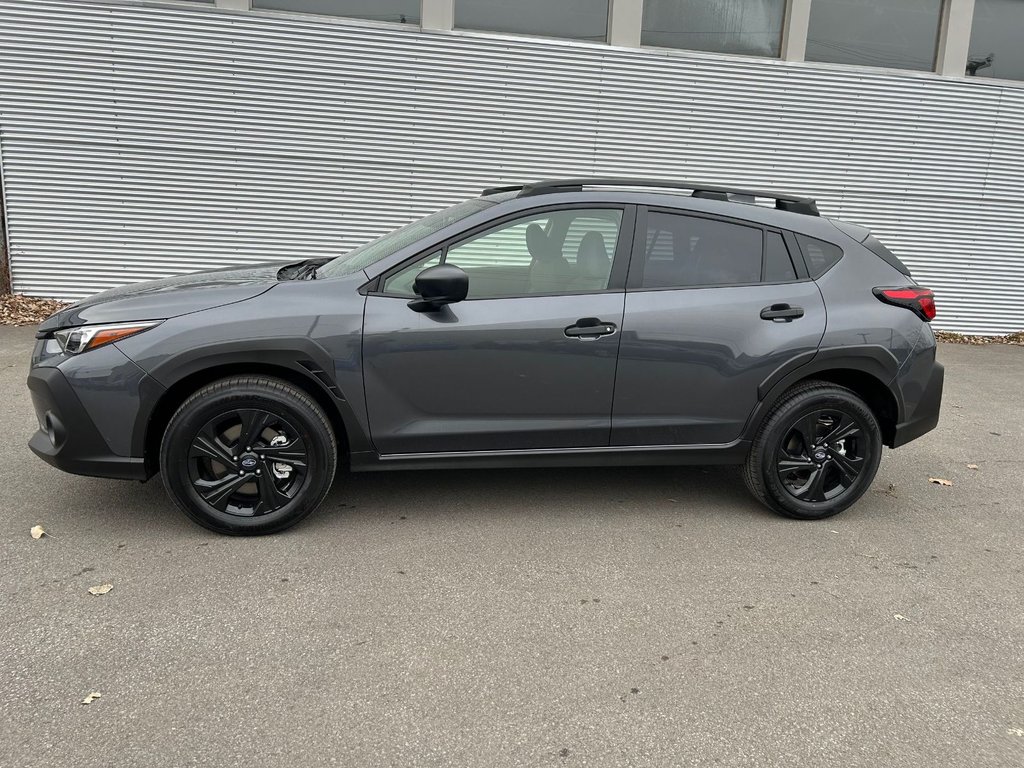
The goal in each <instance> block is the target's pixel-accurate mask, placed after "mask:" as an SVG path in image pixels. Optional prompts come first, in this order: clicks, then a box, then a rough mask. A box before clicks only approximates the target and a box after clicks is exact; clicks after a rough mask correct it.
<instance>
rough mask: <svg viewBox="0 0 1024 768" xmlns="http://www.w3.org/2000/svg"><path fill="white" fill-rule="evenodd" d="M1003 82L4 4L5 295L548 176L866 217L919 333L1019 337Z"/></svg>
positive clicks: (1022, 302)
mask: <svg viewBox="0 0 1024 768" xmlns="http://www.w3.org/2000/svg"><path fill="white" fill-rule="evenodd" d="M1022 125H1024V90H1022V89H1019V88H1012V87H1000V86H996V85H992V84H988V83H985V84H982V83H978V82H973V81H960V80H956V79H948V78H939V77H935V76H929V75H917V74H911V73H907V74H900V73H892V72H885V71H878V72H872V71H867V70H857V69H842V68H834V67H825V66H821V65H810V64H804V65H795V64H787V63H783V62H778V61H768V60H765V61H756V60H750V59H741V58H728V57H720V56H709V55H701V54H692V55H691V54H682V53H677V52H673V53H666V52H661V51H653V50H641V51H631V50H623V49H614V48H610V47H607V46H601V45H587V44H572V43H567V42H560V41H541V40H530V39H526V38H522V39H516V38H504V37H497V36H488V35H475V34H441V33H423V32H420V31H417V30H414V29H409V30H405V29H401V28H384V27H373V26H367V25H362V24H358V23H351V22H332V21H327V20H324V19H317V18H314V17H308V18H307V17H300V16H294V17H288V16H279V15H267V14H260V13H245V12H229V11H223V10H218V9H214V8H188V7H182V6H160V5H149V6H143V5H128V4H114V3H100V2H96V3H92V2H63V1H60V0H36V1H28V0H0V153H2V155H0V160H2V163H3V174H4V185H5V188H6V205H7V213H8V227H9V237H10V242H11V251H12V264H13V274H14V286H15V289H16V290H18V291H21V292H24V293H28V294H31V295H40V296H53V297H59V298H78V297H81V296H84V295H87V294H89V293H92V292H95V291H98V290H102V289H104V288H107V287H111V286H115V285H119V284H122V283H126V282H130V281H135V280H144V279H148V278H153V277H161V276H165V275H172V274H178V273H181V272H186V271H191V270H196V269H202V268H207V267H213V266H225V265H230V264H242V263H247V262H251V261H254V260H269V259H282V260H287V259H291V260H295V259H299V258H307V257H317V256H331V255H334V254H337V253H339V252H342V251H344V250H346V249H347V248H349V247H352V246H354V245H357V244H359V243H360V242H363V241H365V240H367V239H369V238H371V237H373V236H376V235H378V234H380V233H381V232H383V231H386V230H388V229H390V228H392V227H394V226H397V225H399V224H402V223H404V222H406V221H408V220H410V219H412V218H414V217H416V216H419V215H421V214H424V213H427V212H429V211H432V210H435V209H437V208H439V207H442V206H444V205H447V204H450V203H451V202H453V201H455V200H458V199H460V198H463V197H465V196H467V195H471V194H476V193H477V192H478V191H479V189H481V188H482V187H484V186H488V185H492V184H495V183H499V182H502V181H520V180H523V179H530V178H535V177H543V176H552V175H561V174H569V175H576V174H591V173H608V174H628V175H643V174H650V175H656V176H679V177H682V178H695V179H703V180H708V181H714V182H720V183H735V184H749V185H757V186H765V187H774V188H779V189H791V190H796V191H800V192H806V193H808V194H811V195H813V196H816V197H817V198H818V199H819V201H820V207H821V209H822V210H823V212H824V213H826V214H828V215H836V216H839V217H841V218H846V219H848V220H850V221H855V222H858V223H861V224H864V225H867V226H869V227H871V228H872V229H873V230H874V231H875V232H876V234H877V235H878V236H879V237H880V239H882V240H883V241H884V242H885V243H886V244H887V245H889V246H890V247H891V248H892V249H893V250H894V251H896V252H897V253H898V254H899V255H900V256H901V258H903V259H904V261H906V263H907V264H908V265H909V266H910V267H911V268H912V270H913V271H914V273H915V276H917V277H918V279H919V280H920V281H921V282H922V283H925V284H928V285H929V286H931V287H933V288H935V289H936V290H937V292H938V294H939V308H940V315H939V320H938V321H937V322H936V326H937V327H939V328H945V329H950V330H959V331H970V332H976V333H1001V332H1010V331H1015V330H1020V329H1024V249H1022V248H1021V243H1024V131H1022V130H1021V129H1022Z"/></svg>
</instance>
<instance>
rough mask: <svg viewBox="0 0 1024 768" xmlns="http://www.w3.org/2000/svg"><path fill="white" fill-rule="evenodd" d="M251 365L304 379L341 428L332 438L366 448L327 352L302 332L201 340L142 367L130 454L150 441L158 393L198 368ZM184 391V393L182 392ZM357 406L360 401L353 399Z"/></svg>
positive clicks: (231, 369) (226, 371) (141, 451)
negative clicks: (145, 372) (202, 343)
mask: <svg viewBox="0 0 1024 768" xmlns="http://www.w3.org/2000/svg"><path fill="white" fill-rule="evenodd" d="M246 367H251V368H252V369H253V370H256V371H260V372H266V373H267V375H273V370H272V369H278V370H281V371H287V372H288V373H289V374H290V375H291V377H292V378H293V379H297V380H299V381H302V382H304V383H305V384H306V385H307V387H308V388H309V389H310V390H311V391H312V392H313V393H314V394H315V393H319V394H320V395H322V397H318V398H317V399H318V400H319V401H320V402H321V405H323V404H330V406H331V408H332V410H333V411H334V412H333V413H328V416H329V417H331V420H332V421H335V418H334V417H336V418H337V421H339V422H340V424H341V425H342V426H343V428H344V430H345V434H344V435H338V439H339V441H341V442H344V443H346V444H347V445H348V447H349V449H350V450H351V451H361V450H369V449H370V445H369V441H368V440H367V439H366V437H365V434H364V430H363V427H362V425H361V423H360V420H359V418H358V417H357V415H356V413H355V410H354V409H353V403H352V401H351V400H349V399H348V398H347V397H346V396H345V394H344V392H343V391H342V390H341V388H340V387H339V386H338V383H337V381H336V380H335V377H334V375H333V371H334V362H333V360H332V358H331V356H330V355H329V354H328V352H327V351H326V350H325V349H324V348H323V347H321V346H320V345H319V344H317V343H316V342H314V341H312V340H311V339H309V338H305V337H283V338H282V337H276V338H272V339H245V340H239V341H230V342H222V343H217V344H211V345H206V346H202V347H197V348H195V349H190V350H187V351H184V352H182V353H180V354H177V355H174V356H172V357H169V358H167V359H166V360H162V361H161V362H160V363H159V365H156V366H154V367H153V369H152V370H150V371H148V373H149V376H148V377H147V381H148V385H147V386H145V387H144V388H143V390H142V391H141V392H140V400H141V402H140V409H139V416H138V419H137V420H136V422H135V426H134V428H133V430H132V454H133V455H135V456H145V454H146V449H147V446H148V445H150V444H151V438H152V435H150V429H151V426H152V422H153V417H154V415H156V413H157V410H158V408H159V407H160V405H161V403H163V402H164V398H165V397H166V396H168V395H169V394H170V393H171V392H172V391H174V390H175V389H176V387H177V386H178V385H180V384H181V383H182V382H184V381H186V380H187V379H189V378H192V377H195V376H197V375H200V374H204V373H210V374H212V373H214V372H217V373H218V375H217V376H216V377H215V378H221V376H220V372H219V371H218V369H223V375H224V376H230V375H233V374H234V373H237V372H238V371H239V370H240V369H244V368H246ZM186 396H187V395H186ZM357 407H361V402H360V401H358V400H357ZM151 459H152V457H150V456H146V463H147V466H149V465H151V464H153V462H152V461H151Z"/></svg>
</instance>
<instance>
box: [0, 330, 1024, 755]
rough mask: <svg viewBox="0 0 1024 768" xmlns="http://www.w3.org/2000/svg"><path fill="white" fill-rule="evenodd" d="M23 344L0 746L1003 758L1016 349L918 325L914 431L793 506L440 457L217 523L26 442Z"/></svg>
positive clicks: (1013, 739)
mask: <svg viewBox="0 0 1024 768" xmlns="http://www.w3.org/2000/svg"><path fill="white" fill-rule="evenodd" d="M31 345H32V331H31V329H16V328H0V402H2V403H3V408H2V409H0V435H2V438H3V439H2V441H0V489H2V496H0V574H2V581H0V589H2V593H0V765H3V766H12V767H15V766H17V767H19V768H20V767H21V766H47V768H53V767H56V766H118V768H121V767H122V766H146V767H149V766H243V765H245V766H264V765H288V766H320V765H339V766H354V767H356V766H357V767H358V768H371V767H374V766H396V767H402V768H404V767H406V766H486V767H487V768H492V767H500V766H529V767H531V768H533V767H534V766H566V767H567V768H568V767H570V766H584V765H585V766H689V765H713V766H719V765H720V766H844V767H846V766H871V768H876V767H877V766H887V767H890V766H914V767H915V768H918V767H920V766H943V767H944V768H945V767H949V766H971V767H972V768H973V767H976V766H1001V767H1006V768H1011V767H1014V766H1022V765H1024V604H1022V595H1024V589H1022V588H1024V556H1022V555H1024V538H1022V535H1021V534H1022V522H1024V501H1022V497H1024V472H1022V461H1021V451H1022V444H1024V394H1022V392H1024V389H1022V384H1021V382H1022V381H1024V348H1020V347H1006V346H991V347H967V346H959V345H942V347H941V349H940V359H941V361H942V362H943V363H945V365H946V371H947V374H946V394H945V400H944V404H943V405H944V408H943V416H942V422H941V424H940V426H939V428H938V429H937V430H935V431H934V432H932V433H930V434H929V435H926V436H925V437H923V438H922V439H920V440H918V441H916V442H914V443H912V444H910V445H908V446H906V447H905V448H902V449H899V450H897V451H887V452H886V455H885V456H884V457H883V460H882V465H881V469H880V470H879V473H878V477H877V479H876V481H875V484H874V486H873V488H872V490H871V491H870V492H869V493H868V494H867V495H866V496H865V497H864V498H863V499H862V500H861V501H860V502H859V503H858V504H857V505H856V506H855V507H854V508H852V509H850V510H848V511H847V512H845V513H843V514H842V515H840V516H839V517H836V518H833V519H831V520H827V521H823V522H816V523H805V522H797V521H791V520H785V519H781V518H778V517H775V516H774V515H772V514H771V513H769V512H768V511H766V510H764V509H762V508H761V507H760V506H758V505H757V504H756V503H755V502H754V501H753V500H752V499H751V498H750V497H749V496H748V495H747V492H746V490H745V489H744V487H743V484H742V481H741V479H740V476H739V471H738V469H735V468H731V467H717V468H671V467H669V468H664V467H663V468H602V469H547V470H504V471H490V470H486V471H485V470H469V471H438V472H402V473H388V474H385V473H372V474H357V475H347V474H346V475H341V476H340V477H339V479H338V481H337V482H336V484H335V488H334V490H333V491H332V493H331V495H330V496H329V497H328V499H327V501H326V503H325V505H324V507H323V508H321V509H320V511H319V512H318V513H316V514H315V515H314V516H313V517H311V518H309V519H308V520H307V521H306V522H305V523H303V524H302V525H300V526H299V527H298V528H295V529H293V530H291V531H288V532H286V533H284V534H280V535H276V536H272V537H264V538H253V539H244V538H226V537H221V536H217V535H215V534H212V533H209V532H207V531H205V530H203V529H201V528H198V527H196V526H195V525H193V524H192V523H190V522H189V521H188V520H187V519H186V518H185V517H184V516H183V515H181V514H180V513H178V512H177V511H176V509H175V508H174V507H173V506H172V504H171V503H170V501H169V500H168V499H167V498H166V496H165V494H164V490H163V487H162V485H161V483H160V480H159V479H158V478H157V479H155V480H153V481H151V482H149V483H147V484H138V483H130V482H119V481H107V480H98V479H91V478H81V477H74V476H71V475H66V474H62V473H60V472H58V471H56V470H54V469H51V468H50V467H48V466H47V465H45V464H44V463H43V462H41V461H39V460H38V459H36V458H35V457H34V456H32V455H31V453H30V452H29V450H28V448H27V447H26V442H27V441H28V439H29V436H30V435H31V433H32V431H33V430H34V429H35V418H34V416H33V414H32V408H31V402H30V399H29V396H28V392H27V390H26V388H25V384H24V380H25V374H26V372H27V365H28V357H29V351H30V349H31ZM969 464H973V465H977V469H971V468H969V467H968V465H969ZM930 477H936V478H943V479H948V480H950V481H952V483H953V485H952V486H950V487H944V486H940V485H937V484H934V483H930V482H929V478H930ZM37 524H41V525H42V526H44V528H45V529H46V530H47V531H48V532H49V535H48V536H46V537H44V538H41V539H39V540H34V539H32V538H31V537H30V535H29V530H30V528H32V526H34V525H37ZM103 584H112V585H113V589H112V590H111V591H109V592H108V593H107V594H104V595H99V596H94V595H91V594H89V592H88V591H87V590H88V588H89V587H93V586H98V585H103ZM92 692H99V693H101V694H102V695H101V697H99V698H97V699H95V700H93V701H92V703H90V704H88V705H85V704H82V703H81V702H82V700H83V699H84V698H85V697H86V696H87V695H88V694H90V693H92Z"/></svg>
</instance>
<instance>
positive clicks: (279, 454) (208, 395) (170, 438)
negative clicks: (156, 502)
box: [160, 376, 337, 535]
mask: <svg viewBox="0 0 1024 768" xmlns="http://www.w3.org/2000/svg"><path fill="white" fill-rule="evenodd" d="M336 464H337V444H336V441H335V437H334V432H333V430H332V429H331V425H330V422H328V420H327V417H326V415H325V414H324V412H323V410H322V409H321V408H320V406H319V405H317V404H316V402H314V401H313V400H312V399H311V398H310V397H309V396H308V395H307V394H306V393H304V392H302V391H301V390H299V389H297V388H296V387H294V386H293V385H291V384H289V383H288V382H285V381H281V380H279V379H273V378H270V377H266V376H233V377H231V378H226V379H221V380H220V381H216V382H213V383H212V384H208V385H207V386H205V387H203V388H202V389H200V390H198V391H197V392H195V393H194V394H193V395H192V396H191V397H189V398H188V399H187V400H186V401H185V402H184V403H182V405H181V407H180V408H178V410H177V412H176V413H175V414H174V416H173V417H172V418H171V421H170V423H169V424H168V425H167V430H166V431H165V432H164V436H163V442H162V444H161V447H160V470H161V473H162V475H163V479H164V485H165V487H166V488H167V491H168V493H169V494H170V496H171V498H172V499H174V501H175V503H176V504H177V505H178V506H179V507H180V508H181V509H182V510H183V511H184V512H185V514H186V515H188V516H189V517H190V518H191V519H192V520H193V521H195V522H197V523H199V525H202V526H205V527H206V528H209V529H210V530H213V531H217V532H218V533H226V534H233V535H255V534H264V533H276V532H278V531H282V530H284V529H285V528H288V527H290V526H292V525H295V524H296V523H297V522H299V521H300V520H302V519H303V518H304V517H306V516H307V515H309V514H310V513H311V512H313V510H315V509H316V508H317V507H318V506H319V505H320V503H321V502H322V501H323V499H324V496H326V495H327V492H328V490H330V487H331V482H332V480H333V479H334V470H335V466H336Z"/></svg>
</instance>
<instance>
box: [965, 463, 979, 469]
mask: <svg viewBox="0 0 1024 768" xmlns="http://www.w3.org/2000/svg"><path fill="white" fill-rule="evenodd" d="M967 468H968V469H977V468H978V465H977V464H968V465H967Z"/></svg>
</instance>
